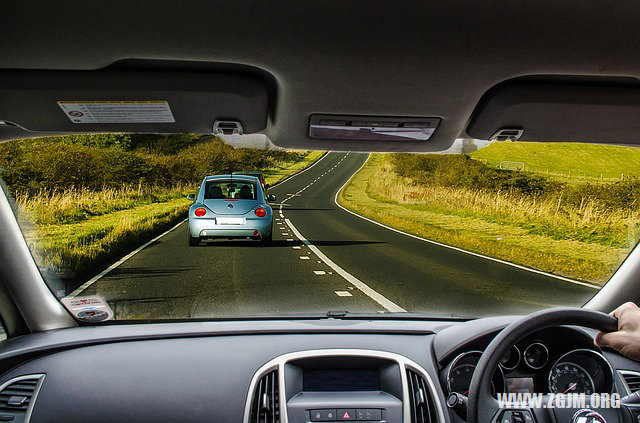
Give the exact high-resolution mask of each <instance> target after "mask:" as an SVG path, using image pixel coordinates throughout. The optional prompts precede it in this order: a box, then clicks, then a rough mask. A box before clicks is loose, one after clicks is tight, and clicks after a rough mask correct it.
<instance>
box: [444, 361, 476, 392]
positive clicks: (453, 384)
mask: <svg viewBox="0 0 640 423" xmlns="http://www.w3.org/2000/svg"><path fill="white" fill-rule="evenodd" d="M475 369H476V365H475V364H461V365H459V366H456V367H455V368H452V369H451V371H450V372H449V379H448V384H449V392H458V393H460V394H462V395H467V394H468V393H469V386H471V378H472V377H473V371H474V370H475Z"/></svg>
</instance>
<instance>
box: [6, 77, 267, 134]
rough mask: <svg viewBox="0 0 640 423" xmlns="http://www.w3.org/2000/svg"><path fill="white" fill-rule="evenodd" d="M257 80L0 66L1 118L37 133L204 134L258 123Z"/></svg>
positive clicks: (263, 98)
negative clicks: (223, 127)
mask: <svg viewBox="0 0 640 423" xmlns="http://www.w3.org/2000/svg"><path fill="white" fill-rule="evenodd" d="M268 101H269V96H268V90H267V87H266V85H265V84H264V83H263V82H262V81H261V80H260V79H258V78H253V77H251V76H245V75H233V74H227V73H204V72H194V73H189V72H161V71H119V70H108V71H107V70H99V71H2V72H0V121H5V122H8V123H10V124H14V125H17V126H20V127H23V128H25V129H27V130H32V131H42V132H65V133H69V132H95V131H99V132H162V133H183V132H192V133H211V132H212V131H213V128H214V125H219V124H220V123H222V124H223V125H233V126H234V127H235V126H237V127H238V128H239V129H240V132H241V133H242V132H244V133H255V132H259V131H262V130H264V129H265V127H266V125H267V114H268Z"/></svg>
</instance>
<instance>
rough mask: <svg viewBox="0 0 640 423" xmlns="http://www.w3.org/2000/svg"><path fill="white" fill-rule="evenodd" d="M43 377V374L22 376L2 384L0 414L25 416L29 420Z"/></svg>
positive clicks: (0, 387) (25, 419)
mask: <svg viewBox="0 0 640 423" xmlns="http://www.w3.org/2000/svg"><path fill="white" fill-rule="evenodd" d="M43 379H44V375H43V374H37V375H27V376H20V377H17V378H14V379H11V380H9V381H7V382H5V383H4V384H3V385H2V386H0V415H5V416H7V415H12V416H14V417H17V416H23V418H24V421H25V422H26V421H28V419H29V416H30V414H31V409H32V408H33V404H34V402H35V399H36V395H37V394H38V390H39V389H40V385H42V381H43Z"/></svg>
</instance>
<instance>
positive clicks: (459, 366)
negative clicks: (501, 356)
mask: <svg viewBox="0 0 640 423" xmlns="http://www.w3.org/2000/svg"><path fill="white" fill-rule="evenodd" d="M481 355H482V352H481V351H469V352H466V353H462V354H460V355H459V356H457V357H456V358H455V359H453V361H452V362H451V364H449V366H448V368H447V369H446V372H445V375H446V384H447V388H448V391H449V393H451V392H457V393H459V394H462V395H468V394H469V387H470V386H471V378H472V377H473V372H474V371H475V369H476V365H477V364H478V361H479V360H480V356H481ZM491 390H492V392H494V393H495V392H504V375H503V373H502V369H501V368H500V367H498V368H497V369H496V372H495V374H494V375H493V381H492V382H491Z"/></svg>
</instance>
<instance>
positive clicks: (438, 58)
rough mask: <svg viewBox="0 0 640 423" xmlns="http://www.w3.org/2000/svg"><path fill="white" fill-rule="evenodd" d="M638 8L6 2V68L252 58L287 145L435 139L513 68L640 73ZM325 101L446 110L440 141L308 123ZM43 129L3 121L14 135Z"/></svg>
mask: <svg viewBox="0 0 640 423" xmlns="http://www.w3.org/2000/svg"><path fill="white" fill-rule="evenodd" d="M638 22H640V3H638V2H637V1H634V0H625V1H620V2H616V3H615V4H611V5H608V4H604V3H602V2H601V1H595V0H585V1H582V2H580V3H575V2H561V1H557V0H554V1H552V0H541V1H535V2H523V1H521V0H504V1H482V0H481V1H461V0H450V1H425V0H401V1H399V0H350V1H347V2H345V1H331V0H307V1H293V0H277V1H271V2H264V1H258V0H240V1H235V2H222V1H215V0H189V1H185V0H179V1H178V0H135V1H131V0H93V1H91V2H89V3H82V4H79V3H77V2H71V1H55V2H51V1H33V0H25V1H20V2H9V3H6V4H4V5H3V13H2V14H1V17H0V26H1V27H2V28H3V35H2V37H0V50H1V51H2V55H0V70H2V69H48V70H97V69H103V68H107V67H109V66H112V65H114V64H116V63H119V64H120V65H122V66H127V67H128V68H129V69H142V68H145V66H146V67H149V66H151V67H153V66H155V67H156V68H158V69H163V70H170V71H176V72H177V71H178V70H197V71H207V70H216V71H220V70H223V71H234V72H235V71H241V72H244V71H246V69H250V68H251V69H255V70H256V72H259V73H261V74H262V75H263V76H265V77H266V79H268V81H269V82H268V87H269V91H270V106H269V107H270V110H269V116H268V121H267V127H266V130H265V133H266V134H267V135H268V137H269V138H270V139H271V140H272V141H273V142H274V143H275V144H276V145H279V146H282V147H292V148H326V147H327V146H329V147H331V148H334V149H345V150H348V149H352V150H385V151H393V150H404V151H433V150H443V149H444V148H446V147H447V146H449V145H450V144H451V143H452V141H453V140H454V139H455V138H459V137H467V133H466V128H467V126H468V123H469V121H470V119H471V117H472V114H473V112H474V109H475V108H476V105H477V104H478V102H479V100H480V99H481V97H482V96H483V95H484V94H485V93H486V92H487V91H488V90H489V89H490V88H491V87H494V86H495V85H497V84H499V83H501V82H503V81H507V80H511V79H513V78H519V77H527V76H538V77H540V76H542V77H554V76H557V75H561V76H563V77H569V78H571V80H572V81H584V80H587V81H591V82H593V81H596V82H598V83H607V84H609V83H612V84H616V83H625V84H627V83H628V84H632V85H634V86H635V85H636V84H637V83H638V77H639V76H640V43H638V40H639V37H638V35H640V34H639V33H640V27H639V26H638ZM123 61H124V62H123ZM158 61H161V62H158ZM585 77H586V78H585ZM2 106H4V107H10V106H11V105H6V104H4V105H3V104H2V99H1V96H0V108H1V107H2ZM16 107H19V105H16ZM194 113H197V111H196V110H194ZM313 113H335V114H358V115H372V116H418V117H421V116H427V117H441V118H442V121H441V123H440V126H439V127H438V129H437V130H436V132H435V134H434V135H433V137H432V139H431V140H430V141H428V142H402V143H396V144H393V143H370V142H356V141H343V142H334V143H328V142H322V141H321V140H316V139H311V138H309V137H308V122H309V116H310V115H311V114H313ZM1 119H2V115H0V120H1ZM83 128H84V129H86V130H90V127H83ZM164 128H165V127H163V126H162V125H158V132H162V131H163V129H164ZM36 135H38V134H34V133H32V132H25V131H22V130H20V129H19V128H16V127H7V126H4V127H3V125H0V139H7V138H15V137H22V136H36ZM634 135H635V136H638V135H640V134H637V133H634ZM638 138H640V137H638Z"/></svg>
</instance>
